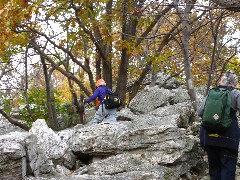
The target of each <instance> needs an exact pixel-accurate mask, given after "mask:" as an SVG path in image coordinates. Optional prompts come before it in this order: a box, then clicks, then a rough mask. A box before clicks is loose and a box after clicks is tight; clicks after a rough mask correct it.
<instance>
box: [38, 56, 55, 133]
mask: <svg viewBox="0 0 240 180" xmlns="http://www.w3.org/2000/svg"><path fill="white" fill-rule="evenodd" d="M41 63H42V67H43V72H44V77H45V86H46V95H47V102H46V104H47V108H48V114H49V118H50V119H49V121H50V122H49V123H50V128H52V129H53V130H55V131H57V130H59V125H58V121H57V113H56V107H55V98H54V94H53V90H52V86H51V83H50V75H49V74H48V70H47V65H46V62H45V59H44V57H42V56H41Z"/></svg>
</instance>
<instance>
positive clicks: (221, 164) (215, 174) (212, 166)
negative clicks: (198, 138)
mask: <svg viewBox="0 0 240 180" xmlns="http://www.w3.org/2000/svg"><path fill="white" fill-rule="evenodd" d="M205 150H206V152H207V154H208V165H209V175H210V178H211V180H235V172H236V165H237V157H238V151H236V150H233V149H227V148H222V147H216V146H205Z"/></svg>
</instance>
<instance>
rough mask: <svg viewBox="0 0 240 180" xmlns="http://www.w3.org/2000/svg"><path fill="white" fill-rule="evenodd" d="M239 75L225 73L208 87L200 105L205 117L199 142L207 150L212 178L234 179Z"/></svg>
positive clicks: (238, 132) (239, 137) (238, 131)
mask: <svg viewBox="0 0 240 180" xmlns="http://www.w3.org/2000/svg"><path fill="white" fill-rule="evenodd" d="M237 83H238V77H237V76H236V75H235V74H234V73H233V72H231V71H227V72H226V73H224V74H223V75H222V77H221V79H220V83H219V86H218V87H216V88H213V89H211V90H210V91H209V94H208V96H207V97H206V98H205V99H204V100H203V102H202V103H201V104H200V106H199V107H198V109H197V114H198V116H200V117H201V118H202V124H201V128H200V144H201V146H202V147H203V148H204V150H205V151H206V152H207V155H208V165H209V176H210V178H211V180H235V172H236V165H237V159H238V148H239V140H240V129H239V126H238V120H237V116H236V113H237V111H239V112H240V91H239V90H237V89H235V87H236V86H237Z"/></svg>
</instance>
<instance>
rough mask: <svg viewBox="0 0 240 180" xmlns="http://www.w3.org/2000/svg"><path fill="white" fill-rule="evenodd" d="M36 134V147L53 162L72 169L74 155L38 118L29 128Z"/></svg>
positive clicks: (74, 159) (44, 122)
mask: <svg viewBox="0 0 240 180" xmlns="http://www.w3.org/2000/svg"><path fill="white" fill-rule="evenodd" d="M29 132H30V133H31V134H34V135H36V136H37V138H38V141H37V145H38V148H39V149H40V150H41V151H43V152H44V153H45V154H46V155H47V157H48V158H49V159H51V160H52V161H53V163H54V164H60V165H64V166H66V167H67V168H69V169H72V168H73V167H74V165H75V161H76V157H75V155H74V154H73V153H72V151H71V150H70V149H69V146H68V145H67V144H66V143H65V142H64V141H63V140H62V139H61V138H60V137H59V136H58V135H57V134H56V133H55V132H54V131H53V130H52V129H51V128H49V127H48V126H47V123H46V121H45V120H43V119H38V120H36V121H35V122H34V123H33V124H32V128H31V129H30V130H29Z"/></svg>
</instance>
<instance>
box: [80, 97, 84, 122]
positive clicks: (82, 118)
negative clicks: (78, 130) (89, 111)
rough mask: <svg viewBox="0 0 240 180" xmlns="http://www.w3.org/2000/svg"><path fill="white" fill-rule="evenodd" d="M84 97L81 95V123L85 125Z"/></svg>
mask: <svg viewBox="0 0 240 180" xmlns="http://www.w3.org/2000/svg"><path fill="white" fill-rule="evenodd" d="M84 101H85V99H84V96H83V95H80V102H81V105H80V106H81V123H82V124H84V123H85V104H84Z"/></svg>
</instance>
